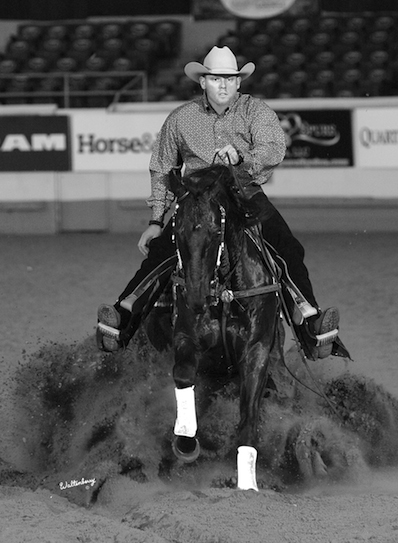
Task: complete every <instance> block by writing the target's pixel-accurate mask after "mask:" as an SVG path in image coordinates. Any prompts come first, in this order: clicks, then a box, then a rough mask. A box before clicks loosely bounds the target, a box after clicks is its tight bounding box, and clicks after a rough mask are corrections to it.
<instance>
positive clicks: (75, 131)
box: [71, 110, 168, 172]
mask: <svg viewBox="0 0 398 543" xmlns="http://www.w3.org/2000/svg"><path fill="white" fill-rule="evenodd" d="M167 115H168V112H167V111H166V112H154V113H134V114H123V113H107V112H106V111H104V112H101V111H97V112H95V114H90V113H89V112H87V110H86V111H85V112H79V111H76V112H73V117H72V125H71V133H72V136H71V138H72V164H73V170H74V171H112V172H118V171H146V170H148V168H149V160H150V158H151V153H152V149H153V145H154V143H155V139H156V136H157V134H158V132H159V130H160V128H161V126H162V124H163V122H164V120H165V119H166V116H167Z"/></svg>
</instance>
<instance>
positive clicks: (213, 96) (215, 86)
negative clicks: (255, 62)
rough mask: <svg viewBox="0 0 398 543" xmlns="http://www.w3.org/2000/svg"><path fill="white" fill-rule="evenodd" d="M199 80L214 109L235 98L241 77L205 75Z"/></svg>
mask: <svg viewBox="0 0 398 543" xmlns="http://www.w3.org/2000/svg"><path fill="white" fill-rule="evenodd" d="M199 82H200V86H201V87H202V89H203V90H204V91H206V94H207V99H208V100H209V102H210V104H211V105H212V106H213V107H214V109H216V110H220V109H221V110H222V109H226V108H227V107H228V106H229V105H230V104H231V102H232V101H233V100H234V99H235V97H236V95H237V93H238V90H239V87H240V82H241V78H240V77H239V76H236V75H205V76H202V77H201V78H200V80H199Z"/></svg>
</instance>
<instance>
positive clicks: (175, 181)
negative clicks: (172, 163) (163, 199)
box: [169, 168, 186, 198]
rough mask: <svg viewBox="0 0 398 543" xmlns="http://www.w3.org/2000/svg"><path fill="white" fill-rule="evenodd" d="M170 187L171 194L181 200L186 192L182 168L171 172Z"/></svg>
mask: <svg viewBox="0 0 398 543" xmlns="http://www.w3.org/2000/svg"><path fill="white" fill-rule="evenodd" d="M169 185H170V190H171V192H173V193H174V194H175V196H176V197H177V198H179V197H180V196H182V195H183V194H184V193H185V192H186V189H185V188H184V184H183V182H182V177H181V168H173V169H172V170H171V171H170V173H169Z"/></svg>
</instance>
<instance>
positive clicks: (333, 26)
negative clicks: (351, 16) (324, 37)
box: [317, 17, 341, 36]
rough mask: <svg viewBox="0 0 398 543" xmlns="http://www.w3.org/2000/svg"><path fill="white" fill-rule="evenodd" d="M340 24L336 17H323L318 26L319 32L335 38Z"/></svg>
mask: <svg viewBox="0 0 398 543" xmlns="http://www.w3.org/2000/svg"><path fill="white" fill-rule="evenodd" d="M340 24H341V23H340V22H339V20H338V19H337V18H336V17H321V18H320V19H319V22H318V25H317V31H318V32H326V33H327V34H329V35H330V36H334V35H335V34H336V33H337V32H338V30H339V27H340Z"/></svg>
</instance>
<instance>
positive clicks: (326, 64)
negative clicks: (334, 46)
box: [307, 50, 336, 73]
mask: <svg viewBox="0 0 398 543" xmlns="http://www.w3.org/2000/svg"><path fill="white" fill-rule="evenodd" d="M335 60H336V55H335V54H334V53H333V52H332V51H329V50H325V51H320V52H319V53H317V54H316V55H315V56H314V57H312V59H311V61H310V62H308V63H307V68H308V71H309V72H310V73H313V72H319V71H320V70H328V69H333V68H334V65H335Z"/></svg>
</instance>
